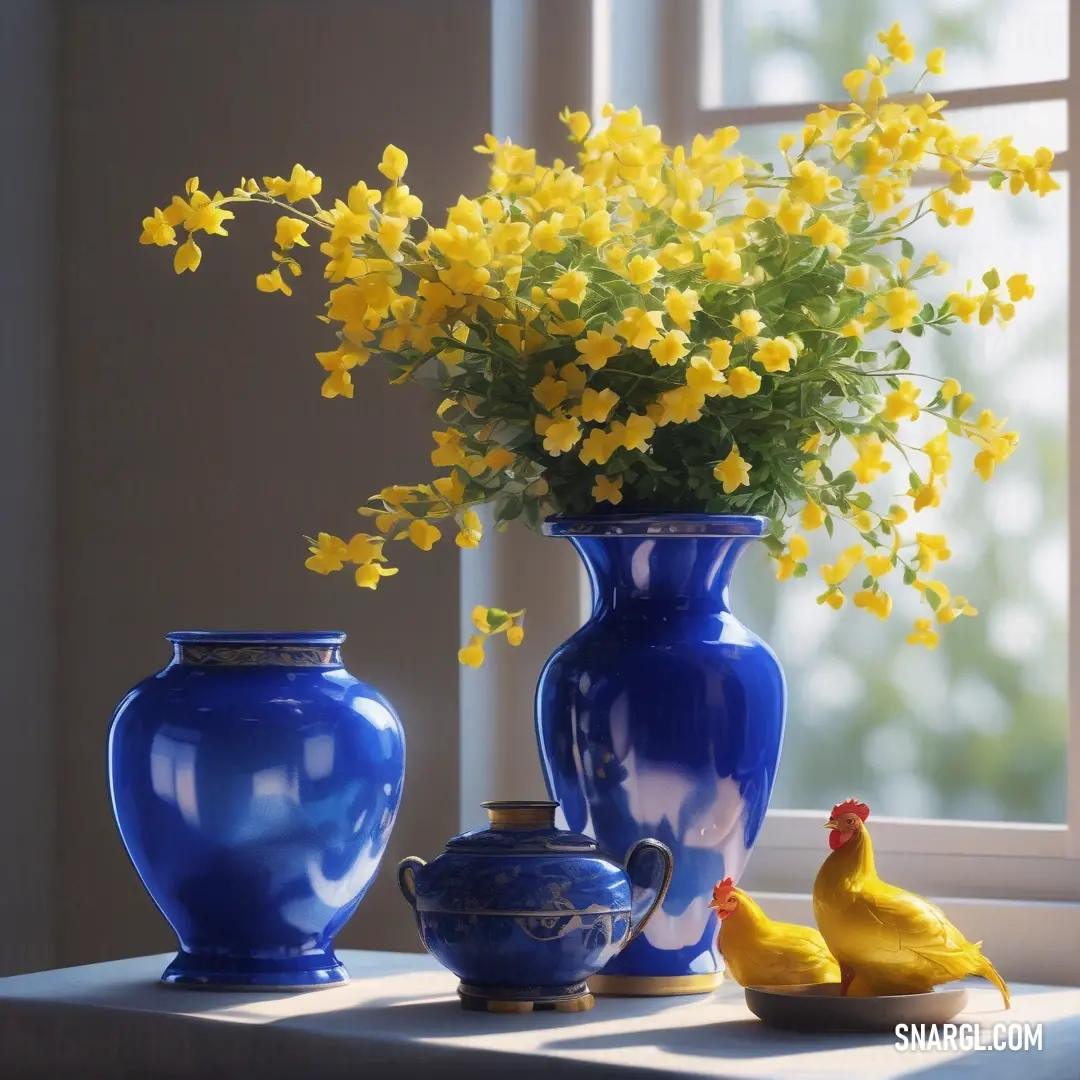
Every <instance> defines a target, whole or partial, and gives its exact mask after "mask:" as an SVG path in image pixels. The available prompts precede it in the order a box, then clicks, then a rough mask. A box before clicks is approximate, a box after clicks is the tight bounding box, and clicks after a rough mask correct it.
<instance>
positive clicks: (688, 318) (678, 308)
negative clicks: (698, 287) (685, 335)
mask: <svg viewBox="0 0 1080 1080" xmlns="http://www.w3.org/2000/svg"><path fill="white" fill-rule="evenodd" d="M664 310H665V311H666V312H667V313H668V318H670V319H671V321H672V322H673V323H674V324H675V325H676V326H677V327H678V328H679V329H680V330H685V331H689V329H690V323H691V322H692V321H693V318H694V313H695V312H697V311H700V310H701V305H700V304H699V303H698V294H697V293H696V292H694V290H693V289H685V290H683V291H680V290H679V289H668V291H667V292H666V293H665V294H664Z"/></svg>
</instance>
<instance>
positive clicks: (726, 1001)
mask: <svg viewBox="0 0 1080 1080" xmlns="http://www.w3.org/2000/svg"><path fill="white" fill-rule="evenodd" d="M340 955H341V957H342V959H343V960H344V961H345V963H346V964H347V965H348V966H349V968H350V970H351V971H352V974H353V981H352V982H351V983H349V984H346V985H344V986H341V987H337V988H335V989H333V990H325V991H320V992H316V993H310V994H294V995H281V994H247V993H229V994H223V993H217V994H215V993H207V992H205V991H199V990H184V991H177V990H171V989H168V988H165V987H162V986H160V985H158V984H157V983H156V979H157V977H158V975H159V974H160V972H161V970H162V968H163V967H164V965H165V964H166V963H167V961H168V960H169V957H167V956H145V957H140V958H138V959H133V960H119V961H116V962H115V963H110V964H94V965H91V966H89V967H81V968H69V969H67V970H62V971H46V972H40V973H38V974H34V975H20V976H15V977H13V978H9V979H0V1045H2V1046H3V1047H4V1064H5V1066H6V1070H5V1075H18V1076H50V1077H56V1078H63V1077H67V1076H71V1077H83V1076H88V1075H90V1076H105V1075H107V1076H110V1077H111V1078H113V1080H122V1078H124V1077H143V1076H169V1077H187V1076H190V1077H193V1078H194V1077H201V1076H205V1075H214V1076H219V1075H221V1076H225V1075H236V1076H240V1075H243V1076H259V1077H260V1078H261V1080H275V1078H277V1077H283V1078H284V1077H288V1078H289V1080H295V1078H296V1077H298V1076H308V1075H313V1074H314V1073H317V1074H318V1075H319V1077H320V1078H322V1080H333V1078H335V1077H348V1078H349V1080H355V1078H356V1077H357V1076H378V1077H382V1076H423V1077H425V1080H440V1078H443V1077H460V1076H468V1077H469V1078H470V1080H480V1078H483V1077H488V1076H491V1077H504V1076H509V1075H513V1076H514V1077H515V1078H516V1080H530V1078H533V1077H536V1078H540V1077H551V1076H552V1075H555V1074H558V1076H560V1077H562V1078H565V1080H575V1078H589V1077H611V1076H618V1075H621V1074H622V1073H623V1072H625V1074H626V1075H627V1077H640V1076H644V1075H647V1076H649V1077H651V1078H654V1080H660V1078H666V1077H687V1076H712V1077H721V1078H727V1080H734V1078H736V1077H747V1076H754V1077H756V1078H758V1080H774V1078H775V1080H780V1078H783V1080H798V1078H799V1077H821V1076H835V1077H841V1076H844V1077H847V1076H858V1077H860V1080H903V1078H906V1077H914V1076H916V1075H918V1076H925V1075H926V1070H927V1069H929V1070H930V1071H931V1072H932V1073H933V1075H934V1076H935V1078H937V1077H940V1078H941V1080H949V1078H952V1077H954V1076H969V1075H970V1072H969V1067H970V1066H972V1065H973V1064H974V1062H972V1061H970V1060H969V1059H970V1056H971V1051H968V1052H966V1053H965V1052H963V1051H960V1050H941V1051H937V1052H931V1051H929V1050H924V1051H922V1052H915V1053H900V1052H898V1051H897V1050H896V1048H895V1044H896V1040H895V1038H894V1036H893V1035H892V1034H891V1033H887V1034H881V1035H877V1034H875V1035H831V1036H818V1035H812V1034H806V1035H797V1034H791V1033H777V1032H775V1031H770V1030H769V1029H768V1028H766V1027H765V1026H764V1025H763V1024H761V1023H760V1022H758V1021H756V1020H754V1019H753V1018H752V1017H751V1015H750V1013H749V1011H748V1010H747V1008H746V1005H745V1003H744V1001H743V996H742V991H741V990H740V989H739V987H737V986H735V985H734V984H730V983H729V984H725V985H724V986H723V987H721V988H720V990H718V991H717V992H716V993H715V994H712V995H709V996H707V997H693V998H601V999H599V1000H598V1001H597V1004H596V1007H595V1009H593V1010H592V1011H591V1012H587V1013H568V1014H562V1013H551V1012H546V1013H545V1012H537V1013H533V1014H532V1015H527V1016H500V1015H495V1014H488V1013H467V1012H463V1011H462V1009H461V1007H460V1005H459V1004H458V1001H457V997H456V995H455V993H454V989H455V982H456V980H455V979H454V977H453V976H452V975H450V974H449V972H447V971H444V970H443V969H442V968H440V967H439V966H438V965H437V964H436V963H435V961H434V960H432V959H430V958H429V957H427V956H416V955H407V954H400V953H376V952H351V951H348V950H344V951H342V952H341V954H340ZM1013 991H1014V992H1013V1008H1012V1010H1011V1011H1010V1012H1009V1013H1004V1012H1002V1010H1001V1007H1000V999H999V998H998V995H997V992H996V991H994V990H992V989H985V990H984V989H982V988H976V989H973V990H972V991H971V1002H970V1005H969V1007H968V1010H967V1011H966V1012H965V1013H964V1014H963V1016H962V1017H961V1018H958V1020H960V1021H968V1022H975V1023H981V1024H983V1025H992V1024H994V1023H997V1022H1000V1021H1002V1020H1004V1019H1007V1020H1008V1021H1010V1022H1019V1023H1023V1022H1028V1023H1039V1022H1041V1023H1043V1025H1044V1028H1045V1030H1044V1034H1043V1049H1042V1051H1041V1052H1035V1051H1027V1052H1023V1053H1022V1058H1023V1061H1022V1062H1021V1061H1020V1060H1019V1058H1020V1057H1021V1054H1019V1053H991V1054H981V1055H979V1057H980V1060H979V1065H978V1066H976V1067H979V1068H980V1069H981V1075H982V1077H983V1080H997V1078H1002V1080H1004V1078H1006V1077H1009V1078H1011V1077H1014V1076H1016V1075H1018V1071H1017V1070H1020V1069H1022V1070H1023V1074H1024V1076H1025V1078H1026V1080H1051V1078H1055V1077H1061V1076H1071V1075H1075V1067H1076V1056H1075V1055H1076V1053H1077V1050H1078V1047H1080V990H1068V989H1057V990H1055V989H1052V988H1049V987H1022V986H1016V987H1014V988H1013Z"/></svg>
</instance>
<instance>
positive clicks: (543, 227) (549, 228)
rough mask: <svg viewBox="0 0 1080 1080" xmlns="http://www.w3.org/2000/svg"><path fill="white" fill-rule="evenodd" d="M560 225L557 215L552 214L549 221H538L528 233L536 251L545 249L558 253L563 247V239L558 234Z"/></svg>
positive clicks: (564, 244) (554, 253)
mask: <svg viewBox="0 0 1080 1080" xmlns="http://www.w3.org/2000/svg"><path fill="white" fill-rule="evenodd" d="M561 225H562V221H561V218H559V215H557V214H555V215H552V218H551V220H549V221H538V222H537V223H536V224H535V225H534V226H533V227H532V232H531V233H530V234H529V241H530V243H531V244H532V246H533V247H534V248H535V249H536V250H537V251H547V252H550V253H551V254H553V255H558V253H559V252H560V251H562V249H563V248H564V247H566V243H565V241H564V240H563V239H562V237H560V236H559V228H560V226H561Z"/></svg>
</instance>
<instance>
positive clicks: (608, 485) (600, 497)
mask: <svg viewBox="0 0 1080 1080" xmlns="http://www.w3.org/2000/svg"><path fill="white" fill-rule="evenodd" d="M622 486H623V478H622V477H621V476H598V477H597V478H596V483H595V484H594V485H593V489H592V494H593V498H594V499H595V500H596V501H597V502H598V503H599V502H609V503H611V505H612V506H616V505H618V504H619V503H621V502H622Z"/></svg>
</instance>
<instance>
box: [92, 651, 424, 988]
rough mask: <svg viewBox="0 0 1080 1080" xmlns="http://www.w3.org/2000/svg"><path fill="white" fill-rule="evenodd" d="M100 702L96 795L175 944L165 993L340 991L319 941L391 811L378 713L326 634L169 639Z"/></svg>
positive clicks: (372, 694) (391, 720)
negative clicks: (169, 653)
mask: <svg viewBox="0 0 1080 1080" xmlns="http://www.w3.org/2000/svg"><path fill="white" fill-rule="evenodd" d="M168 638H169V640H170V641H171V642H172V643H173V647H174V656H173V660H172V662H171V663H170V664H168V666H166V667H165V668H164V669H163V670H162V671H159V672H158V673H157V674H156V675H152V676H151V677H150V678H148V679H144V680H143V681H142V682H141V683H139V684H138V685H137V686H136V687H135V688H134V689H132V690H131V691H130V692H129V693H128V695H127V696H126V697H125V698H124V700H123V701H121V702H120V704H119V705H118V706H117V708H116V712H115V713H114V714H113V720H112V726H111V728H110V731H109V789H110V792H111V795H112V803H113V811H114V813H115V815H116V822H117V825H118V826H119V828H120V835H121V837H122V838H123V841H124V845H125V847H126V848H127V850H128V854H129V855H130V856H131V860H132V862H133V863H134V864H135V869H136V870H137V871H138V873H139V876H140V877H141V878H142V881H143V884H144V885H145V886H146V888H147V891H148V892H149V893H150V895H151V897H152V898H153V900H154V902H155V903H156V904H157V906H158V907H159V908H160V909H161V912H162V914H163V915H164V916H165V918H166V919H167V920H168V921H169V924H170V925H171V926H172V928H173V930H175V931H176V935H177V937H178V938H179V939H180V951H179V953H178V954H177V956H176V959H175V960H173V962H172V963H171V964H170V965H169V966H168V968H167V969H166V970H165V973H164V974H163V975H162V981H164V982H166V983H176V984H186V985H194V986H202V987H205V988H208V989H214V988H219V989H241V988H242V989H263V990H309V989H315V988H318V987H322V986H328V985H331V984H334V983H340V982H344V981H346V980H347V979H348V973H347V972H346V970H345V968H344V967H343V965H342V964H341V962H340V961H339V960H338V959H337V957H336V956H335V955H334V950H333V939H334V935H335V934H337V932H338V931H339V930H340V929H341V927H342V926H343V925H344V923H345V922H346V920H347V919H348V918H349V916H350V915H352V913H353V911H354V910H355V909H356V906H357V904H359V903H360V900H361V899H362V898H363V896H364V893H365V892H366V891H367V889H368V886H369V885H370V884H371V882H372V880H373V879H374V877H375V874H376V872H377V871H378V868H379V862H380V860H381V859H382V855H383V852H384V851H385V849H386V843H387V839H388V838H389V835H390V830H391V828H392V826H393V824H394V818H395V816H396V815H397V810H398V805H399V803H400V802H401V791H402V785H403V783H404V774H405V740H404V735H403V733H402V729H401V724H400V722H399V721H398V718H397V716H396V714H395V713H394V710H393V708H392V707H391V705H390V703H389V702H388V701H387V700H386V699H385V698H384V697H383V696H382V695H381V694H379V693H378V691H376V690H373V689H372V688H371V687H370V686H367V685H366V684H364V683H362V682H360V680H359V679H356V678H354V677H353V676H352V675H350V674H349V673H348V672H347V671H346V670H345V668H344V667H343V666H342V663H341V654H340V645H341V643H342V641H344V639H345V635H344V634H341V633H308V632H296V633H288V632H281V633H245V632H214V631H182V632H177V633H172V634H169V635H168Z"/></svg>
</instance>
